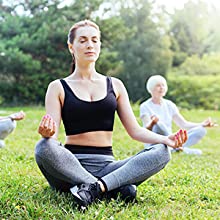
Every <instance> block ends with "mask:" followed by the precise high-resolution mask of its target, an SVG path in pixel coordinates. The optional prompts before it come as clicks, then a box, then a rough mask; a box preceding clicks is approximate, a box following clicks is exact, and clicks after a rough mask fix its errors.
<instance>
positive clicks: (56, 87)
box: [47, 79, 64, 96]
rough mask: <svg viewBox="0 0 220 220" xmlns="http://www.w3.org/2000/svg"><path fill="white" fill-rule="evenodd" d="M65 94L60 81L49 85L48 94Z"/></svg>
mask: <svg viewBox="0 0 220 220" xmlns="http://www.w3.org/2000/svg"><path fill="white" fill-rule="evenodd" d="M63 93H64V92H63V88H62V85H61V82H60V80H59V79H56V80H54V81H52V82H50V83H49V85H48V89H47V94H53V95H57V96H60V95H63Z"/></svg>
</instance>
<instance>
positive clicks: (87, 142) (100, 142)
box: [65, 131, 112, 147]
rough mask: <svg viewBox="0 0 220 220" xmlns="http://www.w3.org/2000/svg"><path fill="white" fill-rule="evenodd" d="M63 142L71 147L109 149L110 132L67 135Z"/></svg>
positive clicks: (110, 142)
mask: <svg viewBox="0 0 220 220" xmlns="http://www.w3.org/2000/svg"><path fill="white" fill-rule="evenodd" d="M65 142H66V144H72V145H82V146H91V147H92V146H94V147H109V146H112V131H92V132H86V133H82V134H76V135H69V136H67V137H66V141H65Z"/></svg>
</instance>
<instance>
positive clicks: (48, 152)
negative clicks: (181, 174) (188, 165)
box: [35, 138, 170, 191]
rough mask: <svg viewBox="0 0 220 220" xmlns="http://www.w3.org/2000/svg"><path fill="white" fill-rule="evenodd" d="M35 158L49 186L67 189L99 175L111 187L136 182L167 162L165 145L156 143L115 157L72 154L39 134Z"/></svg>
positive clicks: (167, 154) (57, 143) (88, 181)
mask: <svg viewBox="0 0 220 220" xmlns="http://www.w3.org/2000/svg"><path fill="white" fill-rule="evenodd" d="M35 158H36V162H37V164H38V166H39V168H40V170H41V172H42V173H43V175H44V176H45V177H46V179H47V181H48V182H49V184H50V186H51V187H52V188H55V189H57V190H60V191H69V189H70V188H71V187H73V186H74V185H78V184H82V183H93V182H95V181H97V179H98V178H101V179H102V181H103V182H104V183H105V184H106V187H107V189H108V191H111V190H113V189H116V188H119V187H120V186H123V185H128V184H135V185H138V184H140V183H142V182H143V181H145V180H146V179H148V178H149V177H150V176H152V175H154V174H156V173H157V172H159V171H160V170H161V169H163V168H164V167H165V165H166V164H167V163H168V162H169V160H170V153H169V150H168V148H167V146H165V145H163V144H157V145H152V146H151V148H150V149H145V150H143V151H141V152H139V153H138V154H136V155H134V156H132V157H130V158H127V159H124V160H119V161H116V160H115V159H114V157H113V156H109V155H98V154H73V153H71V152H70V151H69V150H67V149H66V148H65V147H64V146H63V145H62V144H61V143H59V142H58V141H56V140H54V139H52V138H49V139H47V138H43V139H41V140H40V141H39V142H38V143H37V145H36V149H35Z"/></svg>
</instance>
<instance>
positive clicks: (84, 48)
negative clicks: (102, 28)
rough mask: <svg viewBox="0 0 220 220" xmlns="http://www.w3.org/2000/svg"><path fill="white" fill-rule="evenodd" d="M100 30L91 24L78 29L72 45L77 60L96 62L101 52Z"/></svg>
mask: <svg viewBox="0 0 220 220" xmlns="http://www.w3.org/2000/svg"><path fill="white" fill-rule="evenodd" d="M100 47H101V42H100V34H99V31H98V30H97V29H96V28H94V27H91V26H85V27H79V28H78V29H77V30H76V33H75V38H74V41H73V45H72V52H73V54H74V57H75V62H95V61H96V60H97V59H98V57H99V53H100Z"/></svg>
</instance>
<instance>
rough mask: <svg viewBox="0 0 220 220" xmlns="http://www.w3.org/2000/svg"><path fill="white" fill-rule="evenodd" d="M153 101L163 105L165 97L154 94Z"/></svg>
mask: <svg viewBox="0 0 220 220" xmlns="http://www.w3.org/2000/svg"><path fill="white" fill-rule="evenodd" d="M151 101H152V102H153V103H154V104H157V105H161V103H162V101H163V97H155V96H152V97H151Z"/></svg>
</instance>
